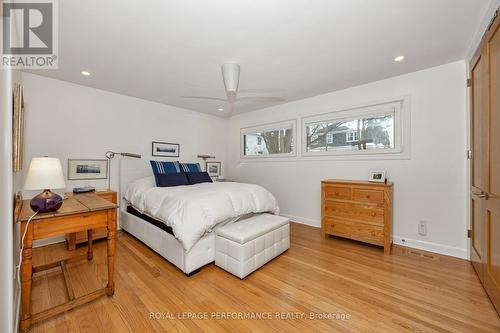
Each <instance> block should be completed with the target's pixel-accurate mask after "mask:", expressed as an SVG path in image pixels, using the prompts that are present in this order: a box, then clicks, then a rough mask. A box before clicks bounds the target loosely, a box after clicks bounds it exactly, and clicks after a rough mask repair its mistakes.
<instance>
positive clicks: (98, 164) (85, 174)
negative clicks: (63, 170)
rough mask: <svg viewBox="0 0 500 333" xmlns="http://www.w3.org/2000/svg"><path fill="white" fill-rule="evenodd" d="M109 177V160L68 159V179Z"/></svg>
mask: <svg viewBox="0 0 500 333" xmlns="http://www.w3.org/2000/svg"><path fill="white" fill-rule="evenodd" d="M106 178H108V160H104V159H76V158H70V159H68V180H91V179H106Z"/></svg>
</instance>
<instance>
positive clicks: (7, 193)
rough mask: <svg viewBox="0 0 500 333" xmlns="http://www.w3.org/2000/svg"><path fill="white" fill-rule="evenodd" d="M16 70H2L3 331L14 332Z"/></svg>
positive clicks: (0, 286)
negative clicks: (13, 71)
mask: <svg viewBox="0 0 500 333" xmlns="http://www.w3.org/2000/svg"><path fill="white" fill-rule="evenodd" d="M12 80H13V78H12V71H9V70H0V101H1V105H0V136H1V138H0V166H1V167H0V189H1V190H0V221H1V223H0V270H1V272H2V273H1V275H0V295H2V297H1V298H0V331H1V332H12V331H13V330H14V326H13V324H14V320H13V318H14V306H13V304H14V285H13V282H14V281H13V278H12V277H13V266H14V262H13V250H12V249H13V223H12V222H13V197H14V196H13V188H12V126H11V125H12Z"/></svg>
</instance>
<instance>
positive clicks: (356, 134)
mask: <svg viewBox="0 0 500 333" xmlns="http://www.w3.org/2000/svg"><path fill="white" fill-rule="evenodd" d="M349 134H352V135H353V139H352V140H350V139H349ZM357 136H358V132H356V131H352V132H347V133H346V134H345V142H357V141H358V138H357ZM354 137H355V138H354Z"/></svg>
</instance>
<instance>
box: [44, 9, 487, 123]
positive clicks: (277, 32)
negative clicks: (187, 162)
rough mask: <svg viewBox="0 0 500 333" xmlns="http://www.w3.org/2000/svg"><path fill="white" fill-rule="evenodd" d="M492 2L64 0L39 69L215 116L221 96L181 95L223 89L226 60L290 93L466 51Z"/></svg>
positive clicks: (337, 85) (246, 75) (260, 83)
mask: <svg viewBox="0 0 500 333" xmlns="http://www.w3.org/2000/svg"><path fill="white" fill-rule="evenodd" d="M489 3H490V1H489V0H314V1H312V0H292V1H291V0H265V1H264V0H218V1H206V0H205V1H202V0H198V1H194V0H191V1H186V0H175V1H166V0H164V1H162V0H157V1H153V0H147V1H146V0H141V1H124V0H105V1H103V0H85V1H82V0H64V1H59V15H60V21H59V34H60V41H59V69H58V70H52V71H50V70H45V71H35V73H36V74H40V75H44V76H49V77H53V78H57V79H61V80H66V81H70V82H74V83H78V84H82V85H85V86H90V87H95V88H99V89H104V90H108V91H113V92H117V93H121V94H125V95H130V96H135V97H139V98H143V99H146V100H151V101H156V102H160V103H164V104H170V105H175V106H179V107H182V108H186V109H191V110H196V111H200V112H206V113H211V114H217V115H222V113H221V112H219V111H218V110H217V109H218V108H219V107H224V105H221V103H220V102H217V101H205V100H190V99H185V98H182V97H181V96H184V95H200V96H213V97H220V98H225V94H224V85H223V82H222V78H221V72H220V65H221V64H222V63H225V62H237V63H239V64H240V65H241V79H240V89H251V88H280V89H284V92H282V93H280V95H281V96H282V97H284V98H285V99H286V101H285V102H289V101H293V100H297V99H301V98H305V97H309V96H314V95H319V94H322V93H326V92H330V91H334V90H338V89H342V88H347V87H351V86H355V85H359V84H363V83H366V82H370V81H375V80H379V79H383V78H387V77H391V76H395V75H399V74H403V73H408V72H413V71H416V70H419V69H423V68H428V67H432V66H436V65H440V64H444V63H448V62H452V61H455V60H459V59H463V58H464V56H465V53H466V52H467V50H468V48H469V46H470V44H471V42H472V38H473V36H474V33H475V32H476V29H477V27H478V24H479V22H480V20H481V18H482V17H483V15H484V13H485V11H486V9H487V7H488V5H489ZM398 55H405V56H406V59H405V60H404V61H403V62H400V63H395V62H394V61H393V59H394V57H395V56H398ZM82 70H87V71H89V72H90V73H91V74H92V75H91V76H89V77H85V76H83V75H81V74H80V72H81V71H82ZM270 105H271V104H269V103H267V104H266V103H255V102H254V103H249V102H245V103H238V104H237V106H236V112H247V111H252V110H256V109H261V108H263V107H268V106H270ZM138 111H141V110H138Z"/></svg>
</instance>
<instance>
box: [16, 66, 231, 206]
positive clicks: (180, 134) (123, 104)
mask: <svg viewBox="0 0 500 333" xmlns="http://www.w3.org/2000/svg"><path fill="white" fill-rule="evenodd" d="M22 80H23V87H24V96H25V112H26V128H25V150H26V153H25V161H26V167H25V168H24V169H23V172H22V174H21V178H22V180H24V178H25V175H26V171H27V167H28V165H29V162H30V160H31V158H32V157H35V156H45V155H46V156H54V157H59V158H60V159H61V162H62V163H63V169H64V171H65V172H67V159H68V158H96V159H103V158H105V156H104V154H105V152H106V151H108V150H113V151H118V152H132V153H138V154H142V158H143V159H146V160H149V159H150V158H151V142H152V141H165V142H175V143H179V144H180V158H172V159H165V160H180V161H184V162H200V163H201V164H203V163H202V162H203V161H202V160H200V159H198V158H197V157H196V155H197V154H210V155H215V156H216V158H217V160H218V161H222V162H224V153H225V142H224V135H225V134H224V130H225V123H226V120H225V119H223V118H218V117H215V116H211V115H206V114H202V113H199V112H194V111H189V110H185V109H180V108H176V107H173V106H168V105H163V104H159V103H154V102H149V101H145V100H141V99H138V98H133V97H129V96H124V95H120V94H115V93H110V92H107V91H103V90H98V89H93V88H88V87H84V86H80V85H76V84H72V83H68V82H65V81H59V80H54V79H49V78H45V77H42V76H38V75H33V74H29V73H23V74H22ZM119 158H120V157H118V156H117V157H115V159H114V160H112V169H111V188H112V189H115V190H116V189H117V187H118V180H119V179H118V159H119ZM154 159H162V158H158V157H155V158H154ZM87 184H88V185H93V186H95V187H96V188H97V189H104V188H107V186H108V183H107V180H99V181H67V182H66V185H67V190H68V191H71V190H72V188H73V187H75V186H81V185H87ZM24 194H25V197H29V196H32V195H34V194H36V191H35V192H28V193H26V192H25V193H24Z"/></svg>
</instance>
